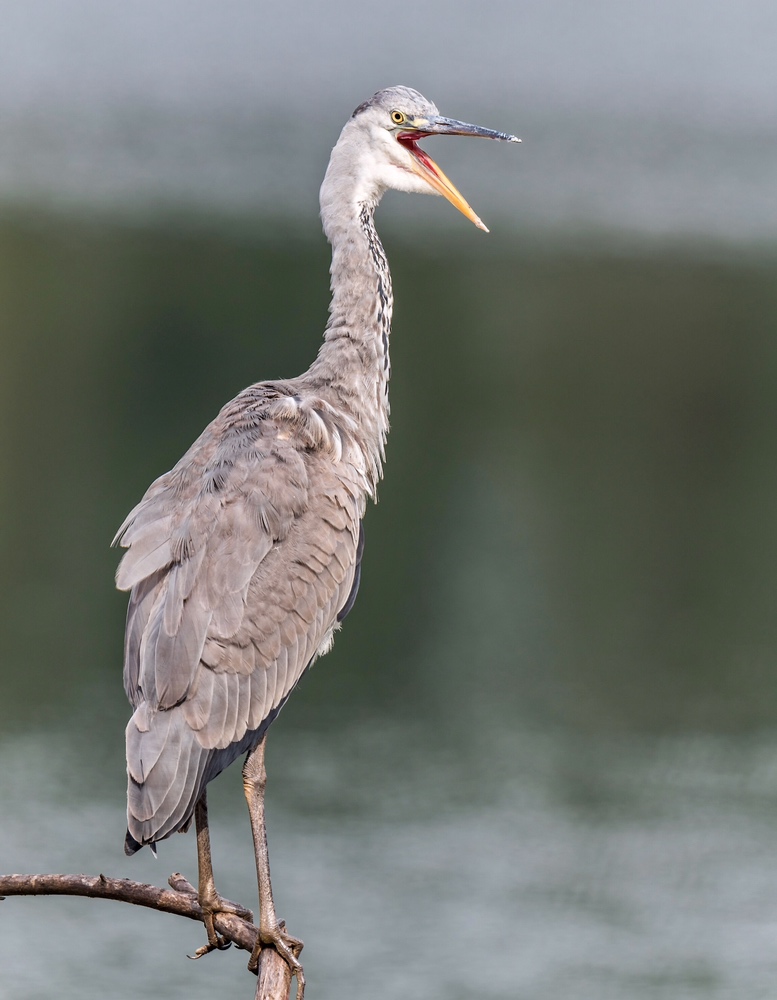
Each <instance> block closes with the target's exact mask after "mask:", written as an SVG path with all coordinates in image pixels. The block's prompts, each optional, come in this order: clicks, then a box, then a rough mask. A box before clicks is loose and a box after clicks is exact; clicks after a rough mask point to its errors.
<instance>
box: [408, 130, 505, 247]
mask: <svg viewBox="0 0 777 1000" xmlns="http://www.w3.org/2000/svg"><path fill="white" fill-rule="evenodd" d="M408 124H410V126H411V128H410V129H407V128H405V129H403V130H402V131H401V132H399V133H398V135H397V141H398V142H400V143H402V145H403V146H404V147H405V149H406V150H407V151H408V152H409V153H410V154H411V156H412V158H413V160H412V165H413V169H414V170H415V172H416V173H417V174H420V175H421V177H423V178H424V180H425V181H426V182H427V183H428V184H429V185H430V186H431V187H432V188H434V190H435V191H436V192H437V193H438V194H441V195H442V196H443V198H447V199H448V201H449V202H450V203H451V205H453V206H454V207H455V208H458V210H459V211H460V212H461V213H462V214H463V215H466V217H467V218H468V219H469V220H470V222H474V223H475V225H476V226H477V227H478V229H482V230H483V231H484V232H486V233H487V232H488V229H487V228H486V226H485V225H484V224H483V222H481V220H480V219H479V218H478V216H477V215H475V213H474V212H473V211H472V209H471V208H470V206H469V205H468V204H467V202H466V201H465V199H464V197H463V196H462V194H461V192H460V191H459V190H458V189H457V188H456V187H455V186H454V185H453V184H452V183H451V181H449V180H448V178H447V177H446V176H445V174H444V173H443V172H442V170H440V168H439V167H438V166H437V164H436V163H435V162H434V160H433V159H432V158H431V157H430V156H429V155H428V154H427V153H425V152H424V151H423V149H421V148H420V146H419V145H418V141H419V139H423V138H425V137H426V136H427V135H474V136H479V137H480V138H482V139H499V140H501V141H503V142H520V141H521V140H520V139H518V138H517V137H516V136H514V135H508V134H507V133H506V132H494V131H493V129H490V128H482V127H481V126H480V125H468V124H467V123H466V122H459V121H456V120H455V119H454V118H441V117H439V116H434V117H433V118H416V119H414V120H413V121H412V122H409V123H408Z"/></svg>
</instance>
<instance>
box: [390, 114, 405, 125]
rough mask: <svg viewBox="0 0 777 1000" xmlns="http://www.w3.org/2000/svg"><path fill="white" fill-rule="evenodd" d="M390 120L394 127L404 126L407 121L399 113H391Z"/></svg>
mask: <svg viewBox="0 0 777 1000" xmlns="http://www.w3.org/2000/svg"><path fill="white" fill-rule="evenodd" d="M391 120H392V121H393V122H394V124H395V125H404V124H405V122H406V121H407V119H406V118H405V116H404V115H403V114H402V112H401V111H392V112H391Z"/></svg>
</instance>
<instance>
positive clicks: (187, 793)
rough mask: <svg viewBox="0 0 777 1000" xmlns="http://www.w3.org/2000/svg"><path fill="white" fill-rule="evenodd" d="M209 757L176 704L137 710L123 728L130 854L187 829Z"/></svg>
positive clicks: (207, 751) (126, 845)
mask: <svg viewBox="0 0 777 1000" xmlns="http://www.w3.org/2000/svg"><path fill="white" fill-rule="evenodd" d="M136 716H138V718H136ZM138 723H140V724H138ZM209 756H210V751H209V750H208V749H206V748H204V747H202V746H201V745H200V743H199V741H198V740H197V737H196V736H195V734H194V733H193V732H192V730H191V729H190V728H189V726H188V725H187V724H186V720H185V718H184V714H183V711H182V709H181V707H180V706H177V707H176V708H173V709H170V711H167V712H151V711H148V710H147V706H145V705H143V706H139V707H138V710H137V711H136V713H135V715H133V716H132V718H131V719H130V721H129V724H128V726H127V772H128V780H127V838H126V841H125V851H126V852H127V853H128V854H134V853H135V852H136V851H138V850H140V848H141V847H142V846H144V845H145V844H153V843H155V842H156V841H159V840H164V839H165V838H166V837H169V836H170V835H171V834H173V833H175V832H176V831H178V830H181V829H185V828H187V827H188V825H189V823H190V822H191V817H192V813H193V812H194V806H195V803H196V802H197V799H198V798H199V796H200V795H201V793H202V789H203V788H204V786H205V781H204V774H205V771H206V768H207V764H208V758H209Z"/></svg>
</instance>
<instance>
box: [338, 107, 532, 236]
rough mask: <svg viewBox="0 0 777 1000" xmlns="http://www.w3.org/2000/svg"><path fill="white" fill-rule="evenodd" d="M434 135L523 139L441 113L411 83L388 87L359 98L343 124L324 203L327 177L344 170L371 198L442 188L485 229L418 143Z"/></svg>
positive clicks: (359, 194)
mask: <svg viewBox="0 0 777 1000" xmlns="http://www.w3.org/2000/svg"><path fill="white" fill-rule="evenodd" d="M432 135H472V136H479V137H481V138H485V139H500V140H503V141H505V142H520V141H521V140H520V139H518V138H516V136H514V135H508V134H507V133H505V132H495V131H493V130H492V129H487V128H482V127H481V126H480V125H469V124H467V123H466V122H460V121H456V120H455V119H453V118H443V117H442V116H441V115H440V113H439V111H438V110H437V108H436V107H435V105H434V104H432V103H431V101H427V100H426V98H425V97H423V96H422V95H421V94H419V93H418V91H417V90H411V89H410V87H388V88H387V89H386V90H380V91H378V93H377V94H375V95H374V96H373V97H371V98H370V99H369V100H368V101H365V102H364V104H360V105H359V107H358V108H357V109H356V110H355V111H354V113H353V115H352V116H351V118H350V120H349V121H348V122H347V124H346V126H345V128H344V129H343V131H342V134H341V136H340V140H339V142H338V143H337V146H336V147H335V149H334V151H333V154H332V160H331V161H330V166H329V170H328V171H327V179H326V180H325V181H324V187H323V188H322V208H323V207H324V203H325V195H326V188H327V182H328V181H330V180H331V181H335V180H336V178H338V177H341V178H342V177H343V175H344V174H347V175H348V176H349V177H350V178H351V182H352V184H353V191H354V193H355V195H356V198H357V200H358V201H364V202H367V203H372V204H375V203H376V202H377V201H378V200H379V198H380V196H381V195H382V194H383V192H384V191H385V190H386V189H387V188H393V189H395V190H397V191H409V192H413V193H417V194H441V195H442V196H443V197H444V198H447V199H448V201H449V202H450V203H451V204H452V205H454V206H455V207H456V208H458V210H459V211H460V212H462V213H463V214H464V215H466V217H467V218H468V219H470V220H471V221H472V222H474V223H475V225H476V226H477V227H478V228H479V229H483V230H485V231H486V232H488V230H487V229H486V227H485V226H484V225H483V223H482V222H481V221H480V219H479V218H478V217H477V215H476V214H475V213H474V212H473V211H472V209H471V208H470V206H469V205H468V204H467V202H466V201H465V200H464V198H463V196H462V195H461V193H460V192H459V191H458V190H457V189H456V188H455V187H454V185H453V184H452V183H451V181H450V180H448V178H447V177H446V176H445V174H444V173H443V172H442V170H440V168H439V167H438V166H437V164H436V163H435V162H434V160H432V158H431V157H430V156H429V155H428V154H427V153H426V152H425V151H424V150H423V149H421V148H420V146H419V145H418V143H419V140H421V139H424V138H426V137H427V136H432ZM330 175H331V176H330Z"/></svg>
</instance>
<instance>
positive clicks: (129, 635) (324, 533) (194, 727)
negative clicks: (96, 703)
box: [117, 421, 361, 849]
mask: <svg viewBox="0 0 777 1000" xmlns="http://www.w3.org/2000/svg"><path fill="white" fill-rule="evenodd" d="M206 433H207V432H206ZM245 437H246V435H243V438H245ZM204 439H205V436H203V438H201V439H200V442H198V444H196V445H195V446H194V447H193V449H191V451H190V452H189V453H188V454H187V456H184V459H182V461H181V462H180V463H179V465H178V466H176V468H175V469H173V470H172V472H170V473H168V474H167V475H166V476H163V477H162V478H161V479H160V480H157V482H156V483H155V484H154V485H153V486H152V487H151V489H150V490H149V492H148V493H147V494H146V497H144V499H143V501H142V502H141V503H140V504H139V505H138V507H136V508H135V510H134V511H133V512H132V513H131V514H130V516H129V517H128V519H127V521H126V522H125V523H124V525H123V526H122V528H121V529H120V532H119V535H118V536H117V537H118V539H119V541H120V543H121V544H122V545H126V546H128V552H127V553H126V554H125V556H124V558H123V560H122V562H121V565H120V567H119V570H118V573H117V585H118V586H119V587H120V589H130V590H131V595H130V602H129V609H128V615H127V631H126V641H125V666H124V681H125V687H126V690H127V695H128V697H129V699H130V701H131V703H132V705H133V706H134V708H135V712H134V714H133V716H132V718H131V719H130V722H129V724H128V726H127V767H128V774H129V788H128V827H129V833H130V839H129V841H128V843H130V844H132V843H133V842H134V849H137V846H139V845H141V844H143V843H149V842H153V841H155V840H160V839H162V838H163V837H165V836H168V835H169V834H170V833H172V832H174V831H175V830H177V829H181V828H185V827H186V826H187V825H188V822H189V820H190V818H191V812H192V810H193V808H194V804H195V802H196V799H197V798H198V796H199V794H200V792H201V790H202V788H203V787H204V784H205V783H206V782H207V781H208V780H210V778H211V777H213V776H214V775H215V774H216V773H218V772H219V771H220V770H222V769H223V767H226V766H227V764H228V763H229V762H230V761H231V760H233V759H234V758H235V757H236V756H237V755H238V754H239V753H241V752H243V751H244V750H246V749H248V748H249V747H250V745H252V741H253V742H256V740H257V739H258V736H259V734H260V733H261V731H262V726H263V725H266V724H269V722H268V720H270V721H271V719H272V718H273V717H274V715H275V714H277V711H278V710H279V709H280V707H281V706H282V704H283V703H284V702H285V700H286V698H287V697H288V695H289V694H290V692H291V690H292V689H293V687H294V685H295V684H296V683H297V681H298V680H299V678H300V677H301V676H302V674H303V672H304V671H305V669H306V667H307V666H308V665H309V664H310V663H311V662H312V661H313V659H314V658H315V657H316V655H318V654H319V653H320V652H325V651H326V649H327V648H328V646H329V644H331V639H332V635H333V632H334V629H335V628H336V627H337V625H338V614H339V612H340V611H341V610H342V609H343V608H344V607H346V605H347V603H348V599H349V595H350V593H351V592H352V590H353V588H354V580H355V575H356V568H357V564H358V560H357V546H358V540H359V518H360V513H361V511H360V510H359V504H358V501H357V498H356V495H355V492H354V490H353V488H351V487H349V486H348V484H347V483H345V484H344V483H343V481H341V480H340V479H338V478H337V477H336V476H335V475H334V474H333V473H332V471H331V468H330V466H329V464H328V463H327V462H326V461H324V460H322V459H321V457H320V456H317V455H316V454H312V455H311V454H310V453H309V452H308V453H304V452H302V453H301V452H299V451H297V450H296V448H295V447H294V446H293V444H292V443H290V442H289V440H288V439H287V436H286V435H283V434H280V435H279V434H278V427H277V426H276V425H275V424H274V423H273V422H272V421H264V422H263V424H262V425H261V428H259V429H252V430H251V432H250V434H248V436H247V443H246V440H240V441H239V442H237V444H236V445H234V446H233V447H232V448H231V449H229V448H226V447H225V446H224V445H223V443H222V445H220V446H219V447H218V448H213V447H208V446H207V444H205V443H203V440H204ZM233 444H234V443H233Z"/></svg>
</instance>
